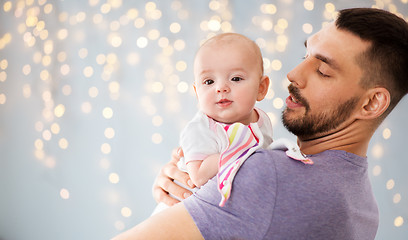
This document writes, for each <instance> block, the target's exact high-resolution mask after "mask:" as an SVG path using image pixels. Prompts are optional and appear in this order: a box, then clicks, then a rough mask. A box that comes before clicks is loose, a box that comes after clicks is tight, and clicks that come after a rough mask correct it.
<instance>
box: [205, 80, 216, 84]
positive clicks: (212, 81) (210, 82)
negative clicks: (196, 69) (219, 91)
mask: <svg viewBox="0 0 408 240" xmlns="http://www.w3.org/2000/svg"><path fill="white" fill-rule="evenodd" d="M213 83H214V80H211V79H207V80H205V81H204V84H205V85H211V84H213Z"/></svg>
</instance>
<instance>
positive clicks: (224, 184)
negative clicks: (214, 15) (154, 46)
mask: <svg viewBox="0 0 408 240" xmlns="http://www.w3.org/2000/svg"><path fill="white" fill-rule="evenodd" d="M194 79H195V81H194V90H195V93H196V96H197V99H198V103H199V111H198V113H197V114H196V115H195V117H194V118H193V119H192V120H191V121H190V122H189V123H188V124H187V126H186V127H185V128H184V129H183V131H182V132H181V137H180V146H181V148H182V149H183V152H184V159H182V160H180V162H179V164H178V166H179V168H180V169H182V170H184V171H187V172H188V173H189V175H190V178H191V180H192V182H193V183H194V184H195V185H196V186H197V187H201V186H202V185H204V184H205V183H206V182H207V181H208V180H209V179H211V178H213V177H214V176H216V175H217V178H218V179H217V181H218V188H219V191H220V193H221V195H222V200H221V202H220V206H223V205H224V204H225V202H226V201H227V199H228V198H229V196H230V193H231V187H232V181H233V178H234V176H235V174H236V172H237V171H238V169H239V167H240V166H241V165H242V163H243V162H244V161H245V159H246V158H247V157H248V156H249V155H251V154H252V153H253V152H254V151H255V150H257V149H259V148H266V147H268V146H269V145H270V144H271V143H272V124H271V122H270V119H269V117H268V116H267V114H266V113H265V112H263V111H262V110H260V109H259V108H256V107H255V103H256V102H257V101H261V100H263V99H264V97H265V95H266V94H267V92H268V87H269V78H268V77H267V76H265V75H264V71H263V59H262V54H261V51H260V49H259V47H258V46H257V44H256V43H255V42H253V41H252V40H250V39H249V38H247V37H245V36H243V35H241V34H237V33H224V34H220V35H217V36H215V37H213V38H211V39H209V40H207V41H206V42H205V43H204V44H203V45H202V46H201V47H200V49H199V50H198V52H197V53H196V56H195V60H194ZM161 204H162V203H160V204H159V205H161Z"/></svg>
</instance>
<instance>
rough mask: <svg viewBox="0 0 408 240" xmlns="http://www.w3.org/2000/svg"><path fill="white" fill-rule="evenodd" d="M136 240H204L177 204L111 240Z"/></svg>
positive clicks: (184, 210) (187, 214)
mask: <svg viewBox="0 0 408 240" xmlns="http://www.w3.org/2000/svg"><path fill="white" fill-rule="evenodd" d="M131 239H132V240H137V239H152V240H155V239H204V238H203V237H202V236H201V233H200V231H199V230H198V228H197V226H196V225H195V223H194V221H193V219H192V218H191V216H190V214H189V213H188V211H187V209H186V208H185V207H184V204H183V203H179V204H176V205H174V206H173V207H170V208H168V209H166V210H164V211H162V212H160V213H158V214H156V215H154V216H152V217H150V218H148V219H147V220H145V221H144V222H142V223H140V224H138V225H137V226H135V227H133V228H131V229H129V230H128V231H126V232H124V233H122V234H120V235H118V236H116V237H114V238H113V239H112V240H131Z"/></svg>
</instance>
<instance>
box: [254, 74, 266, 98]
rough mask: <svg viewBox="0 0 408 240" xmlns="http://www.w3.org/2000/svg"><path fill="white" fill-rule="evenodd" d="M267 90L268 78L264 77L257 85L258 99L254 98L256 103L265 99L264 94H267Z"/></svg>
mask: <svg viewBox="0 0 408 240" xmlns="http://www.w3.org/2000/svg"><path fill="white" fill-rule="evenodd" d="M268 89H269V77H268V76H266V75H264V76H262V78H261V82H260V83H259V89H258V97H257V98H256V100H257V101H261V100H263V99H264V98H265V96H266V94H267V93H268Z"/></svg>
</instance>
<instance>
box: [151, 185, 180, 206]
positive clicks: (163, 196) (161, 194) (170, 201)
mask: <svg viewBox="0 0 408 240" xmlns="http://www.w3.org/2000/svg"><path fill="white" fill-rule="evenodd" d="M153 195H154V196H157V198H158V199H157V200H158V202H162V203H165V204H166V205H167V206H173V205H174V204H176V203H178V202H179V201H178V200H177V199H175V198H172V197H170V196H169V194H168V193H167V192H165V191H164V190H163V189H161V188H154V189H153Z"/></svg>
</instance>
